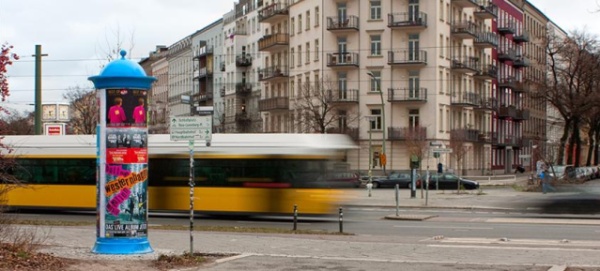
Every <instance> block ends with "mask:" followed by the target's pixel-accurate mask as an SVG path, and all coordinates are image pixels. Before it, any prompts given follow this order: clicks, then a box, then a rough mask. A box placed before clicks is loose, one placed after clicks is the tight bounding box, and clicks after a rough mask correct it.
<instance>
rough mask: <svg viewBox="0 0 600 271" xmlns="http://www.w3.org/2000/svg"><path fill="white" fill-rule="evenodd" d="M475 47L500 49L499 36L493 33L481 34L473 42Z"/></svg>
mask: <svg viewBox="0 0 600 271" xmlns="http://www.w3.org/2000/svg"><path fill="white" fill-rule="evenodd" d="M473 45H474V46H475V47H479V48H483V49H485V48H496V47H498V35H496V33H492V32H479V33H477V38H475V40H474V41H473Z"/></svg>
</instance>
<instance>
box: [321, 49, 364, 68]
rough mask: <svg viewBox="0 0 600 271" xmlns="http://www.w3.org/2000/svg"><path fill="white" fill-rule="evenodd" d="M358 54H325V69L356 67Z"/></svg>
mask: <svg viewBox="0 0 600 271" xmlns="http://www.w3.org/2000/svg"><path fill="white" fill-rule="evenodd" d="M358 59H359V57H358V54H357V53H350V52H343V53H332V54H327V67H349V66H350V67H358Z"/></svg>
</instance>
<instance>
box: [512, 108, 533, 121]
mask: <svg viewBox="0 0 600 271" xmlns="http://www.w3.org/2000/svg"><path fill="white" fill-rule="evenodd" d="M528 119H529V110H527V109H517V113H516V114H515V117H514V118H513V120H515V121H523V120H528Z"/></svg>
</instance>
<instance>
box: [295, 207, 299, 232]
mask: <svg viewBox="0 0 600 271" xmlns="http://www.w3.org/2000/svg"><path fill="white" fill-rule="evenodd" d="M297 224H298V205H296V204H294V230H296V229H297Z"/></svg>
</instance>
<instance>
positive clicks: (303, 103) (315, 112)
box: [292, 81, 360, 134]
mask: <svg viewBox="0 0 600 271" xmlns="http://www.w3.org/2000/svg"><path fill="white" fill-rule="evenodd" d="M333 85H334V83H333V82H331V81H325V83H323V84H320V83H316V84H311V83H309V82H305V83H304V84H303V85H302V86H301V88H300V91H299V93H298V96H297V97H295V101H294V102H293V106H292V108H293V109H294V110H295V111H296V112H297V114H296V118H295V119H294V122H295V124H296V125H297V127H300V129H301V130H302V132H305V133H321V134H324V133H327V132H330V131H334V132H338V133H348V132H349V131H354V130H352V128H348V127H349V126H350V125H349V124H351V123H355V122H356V123H357V124H356V126H358V120H359V119H360V115H359V114H358V113H355V114H354V113H351V114H348V112H347V111H346V109H347V107H345V106H347V104H353V103H355V102H358V90H348V89H343V90H339V89H337V88H333V87H332V86H333ZM328 129H329V131H328ZM343 129H347V130H343ZM354 129H355V130H356V128H354ZM356 131H358V130H356Z"/></svg>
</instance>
